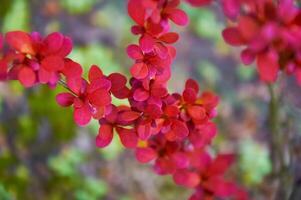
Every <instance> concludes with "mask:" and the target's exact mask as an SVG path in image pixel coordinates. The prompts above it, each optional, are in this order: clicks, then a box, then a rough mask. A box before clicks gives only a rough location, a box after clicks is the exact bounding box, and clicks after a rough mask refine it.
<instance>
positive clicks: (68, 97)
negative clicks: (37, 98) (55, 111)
mask: <svg viewBox="0 0 301 200" xmlns="http://www.w3.org/2000/svg"><path fill="white" fill-rule="evenodd" d="M74 98H75V97H74V96H73V95H72V94H70V93H66V92H65V93H60V94H58V95H56V97H55V99H56V102H57V103H58V104H59V105H61V106H63V107H68V106H71V105H72V104H73V102H74Z"/></svg>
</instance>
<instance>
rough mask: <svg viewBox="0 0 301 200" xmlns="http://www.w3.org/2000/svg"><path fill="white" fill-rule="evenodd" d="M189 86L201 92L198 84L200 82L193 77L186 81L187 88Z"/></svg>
mask: <svg viewBox="0 0 301 200" xmlns="http://www.w3.org/2000/svg"><path fill="white" fill-rule="evenodd" d="M187 88H191V89H193V90H194V91H195V92H196V93H198V92H199V89H200V88H199V84H198V82H196V81H195V80H193V79H188V80H187V81H186V83H185V89H187Z"/></svg>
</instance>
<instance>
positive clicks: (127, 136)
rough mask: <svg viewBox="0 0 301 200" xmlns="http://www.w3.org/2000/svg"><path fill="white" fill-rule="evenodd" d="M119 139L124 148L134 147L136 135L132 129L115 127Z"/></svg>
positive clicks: (136, 141)
mask: <svg viewBox="0 0 301 200" xmlns="http://www.w3.org/2000/svg"><path fill="white" fill-rule="evenodd" d="M116 130H117V133H118V135H119V138H120V141H121V143H122V144H123V146H124V147H125V148H136V147H137V143H138V137H137V135H136V131H135V130H134V129H125V128H117V129H116Z"/></svg>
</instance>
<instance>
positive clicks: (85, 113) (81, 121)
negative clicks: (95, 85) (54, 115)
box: [73, 105, 91, 126]
mask: <svg viewBox="0 0 301 200" xmlns="http://www.w3.org/2000/svg"><path fill="white" fill-rule="evenodd" d="M73 117H74V121H75V122H76V124H77V125H79V126H85V125H87V124H88V123H89V122H90V120H91V112H90V110H89V107H88V105H83V106H82V107H79V108H75V109H74V113H73Z"/></svg>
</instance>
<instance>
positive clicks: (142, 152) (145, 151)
mask: <svg viewBox="0 0 301 200" xmlns="http://www.w3.org/2000/svg"><path fill="white" fill-rule="evenodd" d="M156 157H157V154H156V152H155V151H154V150H153V149H152V148H149V147H146V148H137V149H136V158H137V160H138V161H139V162H141V163H148V162H150V161H151V160H153V159H155V158H156Z"/></svg>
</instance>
